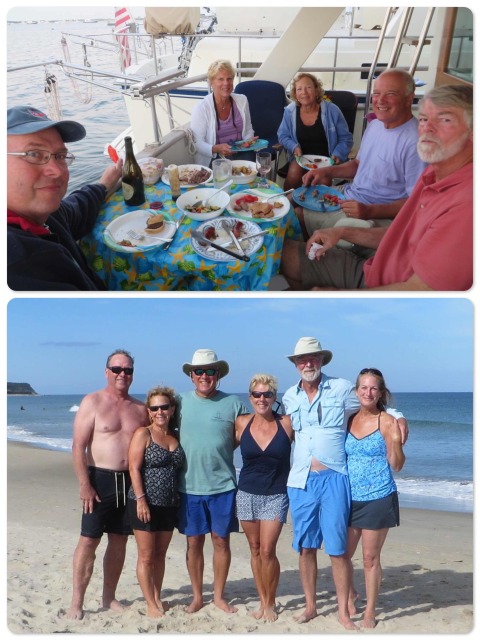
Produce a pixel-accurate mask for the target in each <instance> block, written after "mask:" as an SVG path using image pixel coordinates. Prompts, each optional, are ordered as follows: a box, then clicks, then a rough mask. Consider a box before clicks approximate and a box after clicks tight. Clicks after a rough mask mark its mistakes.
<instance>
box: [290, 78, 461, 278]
mask: <svg viewBox="0 0 480 640" xmlns="http://www.w3.org/2000/svg"><path fill="white" fill-rule="evenodd" d="M418 120H419V128H418V134H419V140H418V153H419V156H420V158H421V159H422V160H424V161H425V162H428V163H429V165H430V166H428V167H427V168H426V169H425V171H424V172H423V173H422V175H421V176H420V178H419V180H418V182H417V184H416V185H415V188H414V190H413V192H412V194H411V196H410V197H409V198H408V200H407V202H406V203H405V204H404V206H403V207H402V209H401V210H400V212H399V213H398V214H397V216H396V218H395V220H394V221H393V222H392V224H391V225H390V226H389V227H388V228H375V227H374V228H371V229H362V228H355V227H338V228H332V229H324V230H322V229H319V230H318V231H315V232H314V233H313V234H312V236H311V237H310V238H309V240H308V242H307V243H306V244H305V243H301V242H298V241H294V240H287V241H285V245H284V250H283V253H282V263H281V273H282V274H283V275H284V276H285V277H286V278H287V280H288V281H289V283H290V286H291V288H292V289H297V290H302V289H313V290H332V289H376V290H382V289H383V290H395V291H399V290H405V291H427V290H435V291H466V290H467V289H469V288H470V287H471V286H472V283H473V89H472V87H467V86H462V85H444V86H440V87H437V88H435V89H432V90H431V91H430V92H428V93H427V94H426V95H425V97H424V98H423V100H422V101H421V103H420V109H419V117H418ZM339 240H346V241H348V242H351V243H353V244H355V245H359V246H362V247H368V248H371V249H376V253H375V255H374V256H373V258H369V259H368V260H365V259H364V258H361V257H360V256H358V255H356V254H355V253H353V252H351V251H346V250H344V249H339V248H337V247H335V245H336V244H337V242H338V241H339ZM314 243H316V244H314ZM318 245H321V246H318ZM312 246H313V249H312ZM310 252H311V253H310ZM309 253H310V255H311V256H312V258H311V259H309V258H308V255H309Z"/></svg>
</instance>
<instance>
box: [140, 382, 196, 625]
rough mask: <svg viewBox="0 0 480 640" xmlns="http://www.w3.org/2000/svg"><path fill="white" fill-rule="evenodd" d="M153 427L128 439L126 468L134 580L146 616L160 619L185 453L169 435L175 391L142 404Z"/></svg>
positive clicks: (153, 394)
mask: <svg viewBox="0 0 480 640" xmlns="http://www.w3.org/2000/svg"><path fill="white" fill-rule="evenodd" d="M146 405H147V409H148V415H149V417H150V420H151V424H150V426H148V427H139V428H138V429H137V430H136V431H135V433H134V435H133V438H132V442H131V444H130V449H129V452H128V463H129V470H130V477H131V480H132V486H131V487H130V491H129V493H128V513H129V516H130V524H131V525H132V529H133V531H134V533H135V540H136V542H137V547H138V559H137V578H138V582H139V584H140V588H141V590H142V593H143V595H144V597H145V600H146V602H147V616H149V617H151V618H160V617H162V616H163V615H164V612H165V610H164V606H163V604H162V600H161V590H162V582H163V575H164V573H165V556H166V554H167V549H168V546H169V544H170V541H171V539H172V535H173V529H174V526H175V524H176V520H177V503H178V495H177V478H178V472H179V469H180V468H181V467H182V466H183V465H184V463H185V453H184V451H183V449H182V447H181V446H180V444H179V443H178V440H177V438H176V437H175V436H174V434H173V433H172V431H171V430H170V421H171V419H172V417H173V415H174V413H175V410H176V407H177V402H176V396H175V392H174V390H173V389H170V388H168V387H155V388H154V389H151V390H150V391H149V392H148V394H147V401H146Z"/></svg>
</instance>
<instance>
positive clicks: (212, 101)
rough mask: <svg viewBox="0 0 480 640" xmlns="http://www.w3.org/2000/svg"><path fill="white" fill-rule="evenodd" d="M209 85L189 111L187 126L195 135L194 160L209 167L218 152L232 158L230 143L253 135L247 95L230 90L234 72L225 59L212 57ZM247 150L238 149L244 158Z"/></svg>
mask: <svg viewBox="0 0 480 640" xmlns="http://www.w3.org/2000/svg"><path fill="white" fill-rule="evenodd" d="M207 74H208V81H209V84H210V88H211V93H209V94H208V95H207V96H206V97H205V98H204V99H203V100H202V101H201V102H199V103H198V104H197V105H195V107H194V109H193V111H192V118H191V123H190V127H191V129H192V131H193V134H194V137H195V144H196V146H197V153H196V156H195V162H196V163H197V164H201V165H203V166H207V167H208V166H209V165H210V163H211V161H212V160H213V159H214V158H215V157H216V156H217V155H218V154H221V155H222V156H226V157H227V158H229V159H232V158H233V155H234V154H233V152H232V148H231V142H232V141H237V140H246V139H251V138H253V137H254V131H253V127H252V122H251V119H250V109H249V107H248V100H247V98H246V97H245V96H244V95H242V94H238V93H233V81H234V79H235V71H234V69H233V66H232V64H231V63H230V62H229V61H228V60H216V61H215V62H212V64H211V65H210V66H209V68H208V72H207ZM247 154H248V152H242V159H244V160H247V159H250V158H247Z"/></svg>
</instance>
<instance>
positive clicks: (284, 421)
mask: <svg viewBox="0 0 480 640" xmlns="http://www.w3.org/2000/svg"><path fill="white" fill-rule="evenodd" d="M279 420H280V424H281V425H282V427H283V428H284V430H285V433H286V434H287V436H288V439H289V440H290V442H292V441H293V439H294V438H295V432H294V430H293V427H292V420H291V418H290V416H287V415H282V416H279Z"/></svg>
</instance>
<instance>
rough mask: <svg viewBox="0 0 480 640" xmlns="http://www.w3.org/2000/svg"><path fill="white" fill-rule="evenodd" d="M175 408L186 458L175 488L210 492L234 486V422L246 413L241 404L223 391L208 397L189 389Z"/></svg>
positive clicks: (204, 493)
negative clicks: (177, 409) (177, 412)
mask: <svg viewBox="0 0 480 640" xmlns="http://www.w3.org/2000/svg"><path fill="white" fill-rule="evenodd" d="M179 409H180V411H179V434H180V442H181V445H182V447H183V450H184V451H185V457H186V463H185V466H184V467H183V469H182V470H181V472H180V480H179V485H178V488H179V491H181V492H183V493H192V494H195V495H214V494H216V493H223V492H224V491H231V490H232V489H235V487H236V486H237V478H236V473H235V467H234V465H233V451H234V448H235V444H234V424H235V419H236V418H237V416H239V415H241V414H243V413H248V410H247V407H246V406H245V404H244V403H243V402H242V401H241V400H240V398H238V397H237V396H235V395H228V394H226V393H223V391H217V393H216V394H215V395H214V396H213V397H211V398H201V397H199V396H197V394H196V393H195V391H189V392H187V393H182V394H181V395H180V407H179Z"/></svg>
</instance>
